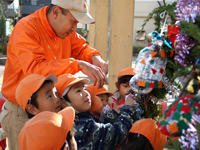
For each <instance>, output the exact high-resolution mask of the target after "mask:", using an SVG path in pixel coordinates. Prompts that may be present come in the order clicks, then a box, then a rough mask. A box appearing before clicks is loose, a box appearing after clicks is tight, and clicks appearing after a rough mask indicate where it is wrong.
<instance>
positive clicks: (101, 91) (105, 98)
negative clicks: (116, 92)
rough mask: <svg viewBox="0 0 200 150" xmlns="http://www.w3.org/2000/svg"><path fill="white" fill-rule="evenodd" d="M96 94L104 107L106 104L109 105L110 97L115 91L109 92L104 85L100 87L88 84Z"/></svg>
mask: <svg viewBox="0 0 200 150" xmlns="http://www.w3.org/2000/svg"><path fill="white" fill-rule="evenodd" d="M87 88H89V89H90V90H92V92H94V94H95V95H96V96H98V97H99V98H100V99H101V101H102V104H103V107H105V106H106V105H109V97H111V96H113V93H110V92H108V91H107V90H106V89H105V88H104V87H102V88H98V86H97V85H96V86H94V85H93V84H90V85H88V86H87Z"/></svg>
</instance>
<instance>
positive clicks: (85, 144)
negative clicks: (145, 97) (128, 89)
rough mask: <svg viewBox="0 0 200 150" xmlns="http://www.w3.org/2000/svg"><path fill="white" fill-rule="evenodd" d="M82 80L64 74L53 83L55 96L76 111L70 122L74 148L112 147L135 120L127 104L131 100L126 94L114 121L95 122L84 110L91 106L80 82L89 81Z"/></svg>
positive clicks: (123, 138) (113, 147) (88, 95)
mask: <svg viewBox="0 0 200 150" xmlns="http://www.w3.org/2000/svg"><path fill="white" fill-rule="evenodd" d="M86 80H87V79H78V78H76V77H75V76H73V75H70V74H64V75H61V76H59V77H58V83H57V84H56V85H55V87H56V88H57V90H58V95H59V97H61V98H63V99H65V100H66V101H67V103H68V104H69V105H70V106H72V107H73V108H74V109H75V111H76V119H75V121H74V122H75V139H76V141H77V146H78V149H79V150H83V149H87V150H91V149H92V150H96V149H98V150H99V149H109V150H112V149H115V147H116V145H117V144H119V143H121V142H123V141H124V140H125V138H126V137H127V135H128V132H129V130H130V129H131V126H132V124H133V123H134V122H135V121H136V120H138V118H137V117H136V112H134V109H133V108H132V107H131V106H133V105H134V100H133V99H132V98H131V97H130V96H129V97H128V98H127V99H126V101H125V105H124V106H123V107H122V108H121V111H120V116H119V118H118V120H117V121H116V122H115V123H113V124H111V123H107V124H103V123H96V122H95V121H94V120H93V115H92V114H91V113H90V112H88V111H89V110H90V109H91V97H90V94H89V93H88V91H87V90H86V89H85V87H84V84H86V83H88V82H89V81H87V82H86Z"/></svg>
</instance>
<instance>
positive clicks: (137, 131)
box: [122, 119, 167, 150]
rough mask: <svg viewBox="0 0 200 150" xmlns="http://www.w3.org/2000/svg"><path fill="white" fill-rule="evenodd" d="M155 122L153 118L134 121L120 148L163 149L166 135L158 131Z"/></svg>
mask: <svg viewBox="0 0 200 150" xmlns="http://www.w3.org/2000/svg"><path fill="white" fill-rule="evenodd" d="M155 123H156V121H155V120H153V119H141V120H138V121H136V122H135V123H134V124H133V126H132V128H131V130H130V133H129V135H128V139H127V143H126V144H125V145H124V146H123V148H122V150H130V149H134V150H163V148H164V147H163V144H166V142H167V136H165V135H164V134H162V133H161V132H160V131H159V129H158V127H157V126H156V124H155Z"/></svg>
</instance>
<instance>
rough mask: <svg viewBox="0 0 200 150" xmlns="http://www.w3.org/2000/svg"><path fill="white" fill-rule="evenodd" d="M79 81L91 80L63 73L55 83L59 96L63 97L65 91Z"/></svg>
mask: <svg viewBox="0 0 200 150" xmlns="http://www.w3.org/2000/svg"><path fill="white" fill-rule="evenodd" d="M78 82H82V83H83V84H87V83H89V82H90V80H88V79H79V78H77V77H75V76H73V75H71V74H68V73H66V74H62V75H60V76H59V77H58V83H57V84H56V85H55V87H56V89H57V93H58V96H59V98H61V97H62V96H63V94H64V91H65V89H66V88H67V87H69V86H72V85H74V84H76V83H78Z"/></svg>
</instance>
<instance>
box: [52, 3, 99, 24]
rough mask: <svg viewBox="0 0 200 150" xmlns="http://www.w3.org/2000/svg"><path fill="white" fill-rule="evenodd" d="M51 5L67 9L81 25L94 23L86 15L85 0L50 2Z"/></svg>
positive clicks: (88, 15)
mask: <svg viewBox="0 0 200 150" xmlns="http://www.w3.org/2000/svg"><path fill="white" fill-rule="evenodd" d="M51 4H53V5H56V6H59V7H61V8H64V9H67V10H69V11H70V13H71V14H72V15H73V16H74V18H76V20H78V21H79V22H80V23H82V24H90V23H95V20H94V19H93V18H92V16H91V15H90V14H89V13H88V7H87V3H86V0H51Z"/></svg>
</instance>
